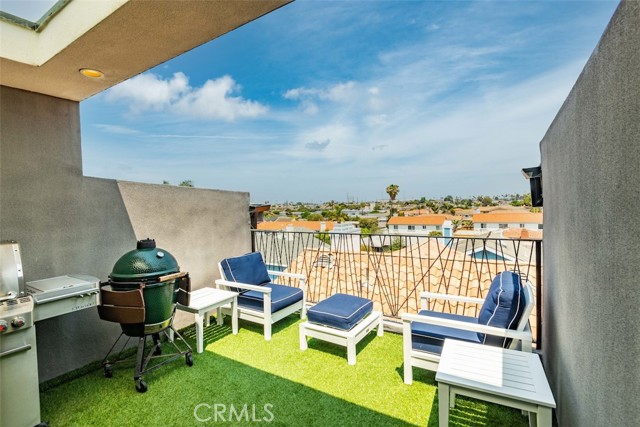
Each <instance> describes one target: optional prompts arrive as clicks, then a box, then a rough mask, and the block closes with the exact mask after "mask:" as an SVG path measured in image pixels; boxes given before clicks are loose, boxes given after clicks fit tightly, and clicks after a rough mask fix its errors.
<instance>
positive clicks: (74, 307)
mask: <svg viewBox="0 0 640 427" xmlns="http://www.w3.org/2000/svg"><path fill="white" fill-rule="evenodd" d="M26 289H27V294H29V295H31V296H32V297H33V301H34V303H35V313H34V321H35V322H38V321H40V320H44V319H49V318H51V317H56V316H61V315H63V314H67V313H73V312H74V311H78V310H84V309H86V308H90V307H95V306H97V305H98V302H99V300H98V298H99V296H100V280H99V279H98V278H97V277H93V276H86V275H81V274H70V275H67V276H58V277H52V278H49V279H42V280H36V281H33V282H27V286H26Z"/></svg>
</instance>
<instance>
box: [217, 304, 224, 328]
mask: <svg viewBox="0 0 640 427" xmlns="http://www.w3.org/2000/svg"><path fill="white" fill-rule="evenodd" d="M216 320H217V321H218V326H222V324H223V323H224V322H223V320H222V307H218V308H217V309H216Z"/></svg>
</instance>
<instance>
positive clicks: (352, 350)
mask: <svg viewBox="0 0 640 427" xmlns="http://www.w3.org/2000/svg"><path fill="white" fill-rule="evenodd" d="M347 363H348V364H349V365H355V364H356V343H355V339H354V338H347Z"/></svg>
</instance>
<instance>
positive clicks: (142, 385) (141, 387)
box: [136, 380, 147, 393]
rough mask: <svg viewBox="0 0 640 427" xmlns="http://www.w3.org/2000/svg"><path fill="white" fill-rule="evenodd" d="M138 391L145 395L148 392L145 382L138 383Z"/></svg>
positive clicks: (139, 381)
mask: <svg viewBox="0 0 640 427" xmlns="http://www.w3.org/2000/svg"><path fill="white" fill-rule="evenodd" d="M136 390H137V391H138V393H144V392H145V391H147V383H145V382H144V381H143V380H138V381H136Z"/></svg>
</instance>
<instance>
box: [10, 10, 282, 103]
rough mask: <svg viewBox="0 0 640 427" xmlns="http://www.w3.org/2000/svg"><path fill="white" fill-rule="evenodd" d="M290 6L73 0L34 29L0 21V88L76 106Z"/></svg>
mask: <svg viewBox="0 0 640 427" xmlns="http://www.w3.org/2000/svg"><path fill="white" fill-rule="evenodd" d="M291 1H292V0H234V1H232V0H174V1H149V0H101V1H99V2H96V1H87V0H72V1H70V2H68V3H67V4H65V6H64V7H63V8H62V9H61V10H59V11H58V12H57V13H56V15H55V16H54V17H53V18H51V19H50V20H49V21H48V22H47V25H46V27H44V28H42V29H41V30H39V31H35V30H33V29H30V28H27V27H25V26H21V25H16V24H14V23H10V22H7V21H0V84H1V85H3V86H10V87H14V88H18V89H24V90H28V91H31V92H38V93H43V94H46V95H51V96H55V97H59V98H64V99H70V100H74V101H82V100H83V99H86V98H88V97H90V96H92V95H95V94H96V93H99V92H101V91H103V90H105V89H108V88H110V87H112V86H114V85H116V84H118V83H120V82H122V81H124V80H127V79H129V78H130V77H133V76H135V75H137V74H140V73H142V72H144V71H146V70H149V69H150V68H153V67H155V66H156V65H158V64H161V63H163V62H165V61H168V60H170V59H172V58H175V57H176V56H178V55H180V54H182V53H184V52H187V51H189V50H191V49H193V48H195V47H197V46H200V45H202V44H204V43H206V42H208V41H210V40H213V39H215V38H217V37H219V36H221V35H223V34H225V33H227V32H229V31H231V30H233V29H235V28H238V27H240V26H242V25H244V24H246V23H247V22H250V21H252V20H254V19H256V18H259V17H260V16H263V15H265V14H267V13H269V12H271V11H273V10H275V9H277V8H279V7H281V6H283V5H285V4H287V3H289V2H291ZM82 68H91V69H96V70H100V71H102V72H103V73H104V77H101V78H98V79H91V78H87V77H85V76H83V75H82V74H80V72H79V70H80V69H82Z"/></svg>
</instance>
